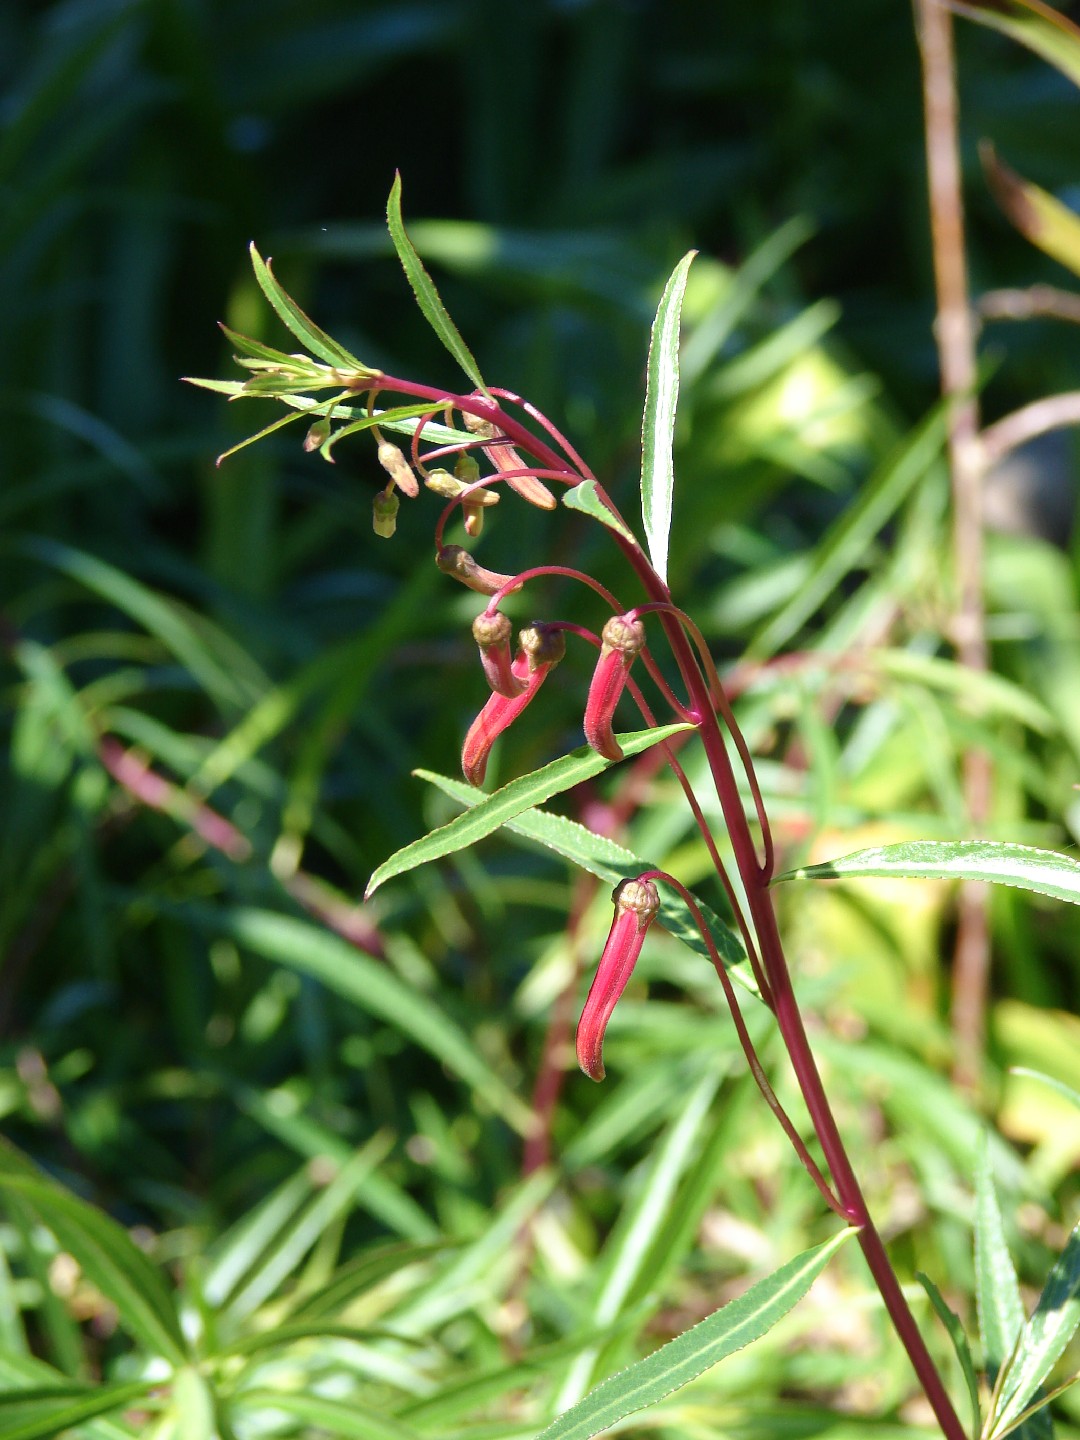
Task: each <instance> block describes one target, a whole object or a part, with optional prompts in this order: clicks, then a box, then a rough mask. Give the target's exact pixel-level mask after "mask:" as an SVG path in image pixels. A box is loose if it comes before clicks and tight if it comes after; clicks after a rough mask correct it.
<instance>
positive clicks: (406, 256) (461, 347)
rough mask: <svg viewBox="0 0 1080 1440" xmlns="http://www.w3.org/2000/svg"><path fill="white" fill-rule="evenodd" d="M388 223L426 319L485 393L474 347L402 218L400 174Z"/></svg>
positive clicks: (389, 206) (389, 204) (388, 205)
mask: <svg viewBox="0 0 1080 1440" xmlns="http://www.w3.org/2000/svg"><path fill="white" fill-rule="evenodd" d="M386 225H387V228H388V230H389V231H390V239H391V240H392V241H393V242H394V249H395V250H396V251H397V254H398V259H399V260H400V261H401V268H402V269H403V270H404V271H405V275H406V278H407V279H408V282H409V284H410V285H411V286H412V289H413V294H414V295H415V296H416V301H417V304H418V305H419V306H420V309H421V311H422V312H423V315H424V319H425V320H426V321H427V322H428V324H429V325H430V326H431V328H432V329H433V330H434V331H435V334H436V335H437V336H438V337H439V339H440V340H441V341H442V343H443V344H444V345H445V346H446V348H447V350H449V351H450V354H451V355H452V356H453V357H454V359H455V360H456V361H457V363H458V364H459V365H460V366H461V368H462V370H464V371H465V374H466V375H467V376H468V377H469V379H470V380H471V381H472V383H473V384H474V385H475V386H476V387H477V389H478V390H483V392H484V393H485V395H486V394H487V386H486V385H485V384H484V379H483V376H482V375H481V374H480V367H479V366H478V365H477V363H476V360H475V359H474V358H473V353H472V351H471V350H470V349H469V347H468V346H467V345H466V344H465V341H464V340H463V339H462V338H461V333H460V331H459V330H458V328H457V326H456V325H455V324H454V322H453V320H451V319H450V315H449V313H448V311H447V309H446V306H445V305H444V304H443V302H442V298H441V297H440V295H439V292H438V290H436V288H435V282H434V280H432V278H431V276H430V275H429V274H428V272H427V271H426V270H425V269H424V262H423V261H422V260H421V259H420V256H419V255H418V254H417V253H416V247H415V246H414V245H413V243H412V241H411V240H410V239H409V236H408V233H407V231H406V229H405V222H404V220H403V219H402V218H401V176H400V175H399V174H395V176H394V183H393V185H392V186H391V189H390V198H389V199H388V200H387V202H386Z"/></svg>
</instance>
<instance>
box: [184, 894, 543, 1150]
mask: <svg viewBox="0 0 1080 1440" xmlns="http://www.w3.org/2000/svg"><path fill="white" fill-rule="evenodd" d="M186 913H187V914H189V915H191V916H192V917H193V918H196V919H200V920H201V919H203V918H204V917H205V920H206V923H207V926H208V927H212V928H214V929H220V930H221V931H223V933H225V934H227V935H228V936H229V937H230V938H231V939H233V940H235V941H236V943H237V944H238V945H243V946H245V947H247V948H248V949H250V950H252V951H254V953H255V954H257V955H263V956H265V957H266V959H268V960H273V961H274V962H275V963H276V964H280V965H287V966H288V967H289V968H290V969H292V970H296V971H298V972H299V973H301V974H304V975H310V976H312V977H313V978H314V979H316V980H318V981H320V982H321V983H322V984H323V985H325V986H326V988H327V989H328V990H331V991H334V992H335V993H336V994H338V995H341V996H342V997H343V998H344V999H346V1000H349V1001H350V1002H352V1003H353V1004H355V1005H358V1006H359V1007H360V1008H361V1009H362V1010H364V1011H366V1012H367V1013H368V1014H369V1015H374V1016H376V1017H377V1018H378V1019H380V1020H383V1021H385V1022H386V1023H387V1024H389V1025H391V1026H392V1027H393V1028H394V1029H396V1030H399V1031H400V1032H401V1033H402V1034H403V1035H407V1036H408V1037H409V1038H410V1039H411V1040H412V1041H413V1042H414V1043H415V1044H417V1045H420V1046H422V1047H423V1048H424V1049H426V1050H427V1051H429V1052H430V1053H431V1054H432V1055H434V1056H436V1057H437V1058H438V1059H439V1060H441V1061H442V1063H443V1064H444V1065H446V1066H447V1068H448V1069H449V1070H451V1071H452V1072H453V1073H454V1074H455V1075H457V1076H459V1077H460V1078H461V1079H462V1080H463V1081H465V1083H466V1084H468V1085H471V1086H472V1087H473V1088H474V1089H475V1090H476V1092H477V1093H478V1094H479V1095H482V1096H483V1097H484V1099H485V1101H486V1102H487V1103H488V1104H489V1105H490V1106H491V1107H492V1109H494V1110H495V1111H496V1112H497V1113H498V1114H499V1115H501V1116H502V1117H503V1119H504V1120H506V1122H507V1124H509V1125H511V1126H513V1127H514V1129H516V1130H518V1131H519V1132H520V1133H521V1134H523V1135H527V1134H528V1133H529V1131H530V1129H531V1127H532V1123H533V1116H532V1112H531V1111H530V1110H529V1109H528V1107H527V1106H525V1105H523V1104H522V1103H521V1101H520V1100H519V1099H518V1098H517V1096H516V1095H514V1093H513V1091H511V1090H510V1089H509V1088H508V1087H507V1085H506V1083H505V1082H504V1081H503V1080H502V1079H501V1078H500V1077H499V1076H498V1075H497V1074H496V1072H495V1071H494V1070H493V1069H492V1068H491V1066H489V1065H488V1063H487V1062H486V1061H485V1060H484V1059H483V1057H482V1056H481V1055H480V1053H479V1052H478V1050H477V1048H476V1046H475V1044H473V1042H472V1041H471V1040H470V1038H469V1036H468V1035H466V1034H465V1032H464V1031H463V1030H462V1029H461V1028H460V1026H458V1025H457V1024H456V1023H455V1022H454V1021H453V1020H452V1019H450V1017H449V1016H448V1015H446V1014H445V1012H444V1011H443V1010H441V1009H440V1008H439V1006H438V1005H436V1004H434V1003H433V1002H432V1001H431V1000H430V999H428V998H427V997H426V996H424V995H421V994H419V993H418V992H417V991H416V990H415V989H414V988H413V987H411V986H409V985H406V984H405V983H404V982H403V981H402V980H399V979H398V977H397V976H396V975H395V974H394V972H393V971H392V970H390V969H389V968H388V967H387V966H385V965H380V964H379V963H378V962H377V961H375V960H372V959H371V957H370V956H368V955H364V954H363V953H362V952H360V951H359V950H357V949H356V948H355V947H354V946H352V945H350V944H349V943H348V942H347V941H345V940H342V939H341V937H340V936H339V935H333V934H330V933H329V932H328V931H325V930H321V929H320V928H319V927H318V926H316V925H313V924H310V923H309V922H308V921H305V920H294V919H293V918H292V917H291V916H289V915H278V914H275V913H274V912H272V911H269V910H257V909H245V908H235V907H234V908H233V909H230V910H229V911H228V912H226V913H225V914H224V915H219V914H217V913H216V912H211V911H209V910H207V911H196V910H194V909H193V908H192V907H187V910H186Z"/></svg>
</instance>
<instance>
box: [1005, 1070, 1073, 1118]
mask: <svg viewBox="0 0 1080 1440" xmlns="http://www.w3.org/2000/svg"><path fill="white" fill-rule="evenodd" d="M1009 1074H1010V1075H1026V1076H1027V1077H1028V1079H1029V1080H1038V1081H1039V1082H1040V1083H1041V1084H1043V1085H1048V1086H1049V1087H1050V1089H1051V1090H1056V1091H1057V1093H1058V1094H1059V1095H1061V1096H1062V1097H1063V1098H1064V1099H1066V1100H1068V1101H1069V1103H1070V1104H1072V1105H1075V1106H1076V1107H1077V1109H1080V1090H1074V1089H1073V1087H1072V1086H1071V1085H1066V1084H1065V1082H1064V1080H1059V1079H1057V1077H1056V1076H1054V1075H1044V1074H1043V1073H1042V1071H1041V1070H1030V1069H1029V1068H1028V1067H1027V1066H1026V1065H1012V1066H1010V1067H1009Z"/></svg>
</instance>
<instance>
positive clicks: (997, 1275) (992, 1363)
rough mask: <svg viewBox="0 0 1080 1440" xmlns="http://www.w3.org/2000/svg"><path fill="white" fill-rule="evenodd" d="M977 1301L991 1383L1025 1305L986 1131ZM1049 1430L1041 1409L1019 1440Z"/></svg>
mask: <svg viewBox="0 0 1080 1440" xmlns="http://www.w3.org/2000/svg"><path fill="white" fill-rule="evenodd" d="M975 1303H976V1307H977V1309H978V1312H979V1333H980V1335H981V1337H982V1348H983V1356H984V1358H985V1363H986V1375H987V1379H988V1380H989V1382H990V1385H991V1387H993V1386H994V1385H995V1384H996V1382H997V1377H998V1373H999V1372H1000V1370H1001V1368H1002V1366H1003V1365H1004V1364H1005V1361H1006V1360H1007V1359H1008V1357H1009V1356H1010V1355H1011V1354H1012V1353H1013V1350H1014V1348H1015V1346H1016V1340H1017V1337H1018V1336H1019V1334H1020V1331H1021V1328H1022V1327H1023V1324H1024V1304H1023V1301H1022V1299H1021V1297H1020V1282H1019V1280H1017V1278H1016V1270H1015V1269H1014V1267H1013V1262H1012V1256H1011V1255H1010V1254H1009V1246H1008V1243H1007V1241H1006V1239H1005V1223H1004V1221H1003V1219H1002V1216H1001V1207H1000V1206H999V1204H998V1198H997V1191H996V1189H995V1187H994V1171H993V1165H992V1164H991V1161H990V1146H989V1144H988V1143H987V1137H986V1135H985V1134H984V1135H983V1137H982V1141H981V1144H980V1146H979V1156H978V1161H977V1163H976V1167H975ZM1051 1434H1052V1431H1051V1428H1050V1417H1049V1413H1048V1412H1047V1411H1045V1410H1041V1411H1038V1412H1036V1414H1035V1415H1033V1416H1032V1417H1031V1418H1030V1419H1028V1420H1026V1421H1025V1422H1024V1424H1023V1425H1022V1426H1021V1428H1020V1430H1019V1431H1018V1434H1017V1440H1049V1437H1050V1435H1051Z"/></svg>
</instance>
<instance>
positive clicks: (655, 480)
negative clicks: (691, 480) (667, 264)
mask: <svg viewBox="0 0 1080 1440" xmlns="http://www.w3.org/2000/svg"><path fill="white" fill-rule="evenodd" d="M696 254H697V251H696V250H691V251H690V252H689V253H688V254H686V255H684V256H683V258H682V259H681V260H680V261H679V263H678V265H676V267H675V269H674V270H673V271H672V274H671V277H670V279H669V280H668V282H667V285H666V286H665V287H664V293H663V295H662V296H661V297H660V304H659V306H658V307H657V311H656V319H655V320H654V321H653V327H652V335H651V337H650V339H649V360H648V369H647V372H646V384H645V412H644V416H643V418H642V423H641V517H642V519H643V521H644V522H645V538H646V541H647V543H648V546H649V558H650V560H651V561H652V567H653V569H654V570H655V571H656V573H657V574H658V575H659V576H660V579H661V580H663V582H664V583H665V585H666V584H667V563H668V540H669V538H670V534H671V495H672V490H673V488H674V485H675V467H674V463H673V460H672V441H673V438H674V435H675V411H676V409H677V407H678V403H679V323H680V320H681V317H682V303H683V296H684V294H685V293H686V277H687V275H688V274H689V271H690V265H691V263H692V261H693V259H694V256H695V255H696Z"/></svg>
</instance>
